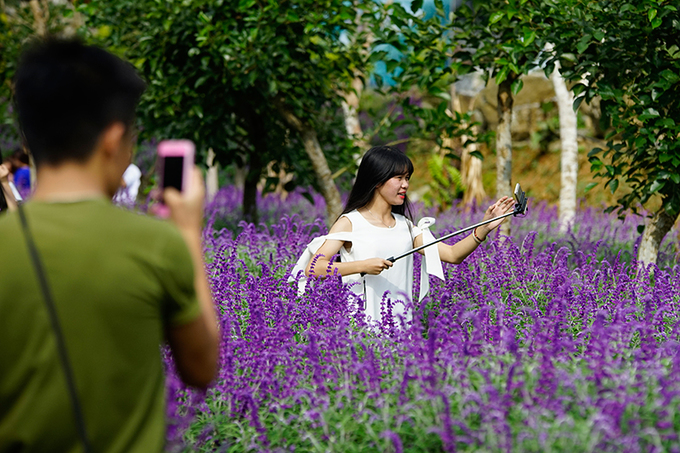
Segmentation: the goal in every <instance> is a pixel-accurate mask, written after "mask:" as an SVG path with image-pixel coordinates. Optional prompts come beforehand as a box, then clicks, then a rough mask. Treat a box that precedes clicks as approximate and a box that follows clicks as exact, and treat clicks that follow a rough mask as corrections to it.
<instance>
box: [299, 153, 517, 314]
mask: <svg viewBox="0 0 680 453" xmlns="http://www.w3.org/2000/svg"><path fill="white" fill-rule="evenodd" d="M412 174H413V163H412V162H411V160H410V159H409V158H408V157H407V156H406V155H405V154H404V153H402V152H401V151H399V150H396V149H394V148H391V147H389V146H378V147H375V148H371V149H370V150H369V151H368V152H367V153H366V154H365V155H364V157H363V159H362V161H361V164H360V165H359V170H358V172H357V177H356V181H355V183H354V186H353V187H352V191H351V192H350V195H349V199H348V201H347V205H346V206H345V209H344V211H343V213H342V214H341V215H340V217H339V218H338V220H337V221H336V222H335V224H334V225H333V226H332V227H331V229H330V232H329V234H328V235H327V236H324V237H322V238H318V239H319V240H318V241H317V242H316V245H313V244H314V242H313V243H312V244H310V248H311V249H310V248H308V251H307V253H308V256H309V258H311V259H308V260H304V261H308V263H305V264H306V267H304V270H305V275H306V276H312V275H315V276H320V277H323V276H327V275H333V274H335V273H337V274H339V275H341V276H342V277H343V281H344V282H346V283H350V284H352V289H353V291H354V292H355V293H356V294H358V295H360V296H362V298H363V300H364V302H365V306H364V308H365V310H366V315H367V316H369V317H371V318H372V319H373V320H376V321H380V320H381V319H382V313H381V302H382V301H383V300H385V301H387V300H388V299H389V300H390V302H391V305H392V307H393V308H392V314H393V316H396V315H398V314H404V315H405V317H406V318H407V319H410V310H406V309H405V307H406V306H408V304H409V301H410V300H411V297H412V288H413V255H409V256H408V257H405V258H402V259H400V260H397V261H396V262H395V263H392V262H391V261H388V260H387V259H386V258H387V257H390V256H397V255H399V254H401V253H404V252H406V251H408V250H410V249H412V248H414V247H418V246H420V245H422V244H423V238H424V237H425V236H427V237H429V238H431V240H433V239H434V238H433V237H432V236H431V235H430V234H429V232H427V234H423V231H422V229H420V228H418V227H415V226H413V224H412V222H411V219H410V217H411V212H410V211H411V209H410V204H409V201H408V197H407V194H406V193H407V191H408V187H409V179H410V177H411V175H412ZM513 206H514V203H513V199H512V198H510V197H503V198H501V199H500V200H498V201H497V202H496V203H494V204H493V205H491V206H489V208H488V209H487V210H486V212H485V214H484V220H487V219H490V218H493V217H497V216H499V215H502V214H505V213H507V212H510V211H512V209H513ZM501 223H502V220H498V221H495V222H491V223H488V224H486V225H483V226H480V227H478V228H476V229H475V231H473V233H472V234H471V235H469V236H468V237H466V238H464V239H462V240H461V241H459V242H457V243H455V244H453V245H447V244H444V243H443V242H439V243H438V244H437V245H436V246H433V247H429V248H426V249H425V250H428V249H433V251H434V252H435V254H436V252H439V253H438V254H439V257H440V259H441V260H442V261H445V262H447V263H455V264H458V263H461V262H462V261H463V259H465V257H467V256H468V255H469V254H470V253H472V252H473V251H474V250H475V249H476V248H477V246H478V245H479V244H481V243H482V242H483V241H484V240H485V239H486V236H487V235H488V234H489V233H490V232H491V231H492V230H494V229H495V228H497V227H498V226H499V225H500V224H501ZM427 237H426V240H427ZM431 240H427V242H430V241H431ZM321 241H323V242H322V243H321ZM319 245H320V246H319ZM338 253H340V262H332V261H331V259H332V257H333V256H334V255H336V254H338ZM421 253H424V252H423V251H421ZM301 261H303V259H302V258H301ZM437 263H438V260H437ZM440 274H441V275H439V276H440V278H443V273H441V271H440ZM425 280H426V279H425ZM421 294H422V295H424V293H422V292H421ZM382 308H383V312H384V310H385V307H384V306H383V307H382Z"/></svg>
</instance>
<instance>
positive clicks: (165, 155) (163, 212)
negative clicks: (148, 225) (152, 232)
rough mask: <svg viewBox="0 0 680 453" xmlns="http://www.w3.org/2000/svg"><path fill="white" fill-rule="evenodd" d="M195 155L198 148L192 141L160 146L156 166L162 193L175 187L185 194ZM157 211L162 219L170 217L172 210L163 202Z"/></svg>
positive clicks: (164, 142) (166, 142) (164, 141)
mask: <svg viewBox="0 0 680 453" xmlns="http://www.w3.org/2000/svg"><path fill="white" fill-rule="evenodd" d="M195 154H196V147H195V146H194V143H193V142H192V141H191V140H163V141H162V142H160V143H159V144H158V161H157V164H156V165H157V170H158V176H159V185H160V188H161V191H164V190H165V189H167V188H168V187H174V188H175V189H177V190H179V191H180V192H184V191H185V190H186V189H187V187H189V184H190V181H191V173H192V171H191V169H192V168H193V167H194V156H195ZM161 199H162V198H161ZM156 211H157V212H156V213H157V214H158V215H159V216H160V217H168V216H169V215H170V210H169V209H168V207H167V206H165V204H162V202H161V205H160V206H158V207H157V210H156Z"/></svg>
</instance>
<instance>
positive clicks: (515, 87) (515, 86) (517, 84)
mask: <svg viewBox="0 0 680 453" xmlns="http://www.w3.org/2000/svg"><path fill="white" fill-rule="evenodd" d="M523 86H524V82H523V81H522V79H519V78H518V79H516V80H515V81H514V82H512V85H511V86H510V91H512V94H513V95H515V96H517V93H519V92H520V91H521V90H522V87H523Z"/></svg>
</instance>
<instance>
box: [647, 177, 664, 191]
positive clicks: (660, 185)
mask: <svg viewBox="0 0 680 453" xmlns="http://www.w3.org/2000/svg"><path fill="white" fill-rule="evenodd" d="M665 185H666V181H659V180H658V179H657V180H655V181H654V182H653V183H652V185H651V186H650V188H649V193H650V194H652V193H655V192H658V191H659V190H661V189H663V186H665Z"/></svg>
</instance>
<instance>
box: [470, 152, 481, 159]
mask: <svg viewBox="0 0 680 453" xmlns="http://www.w3.org/2000/svg"><path fill="white" fill-rule="evenodd" d="M470 155H471V156H472V157H476V158H477V159H479V160H482V161H483V160H484V155H483V154H482V153H480V152H479V151H470Z"/></svg>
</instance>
